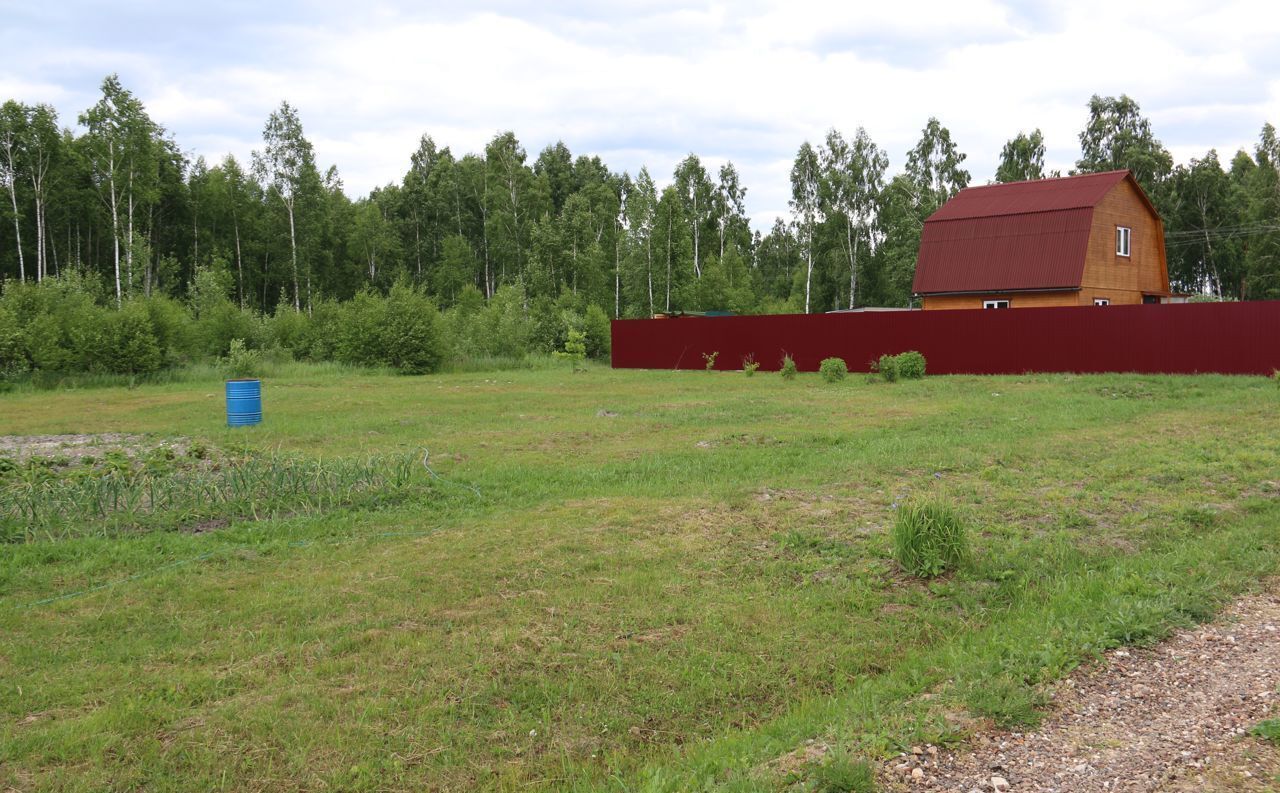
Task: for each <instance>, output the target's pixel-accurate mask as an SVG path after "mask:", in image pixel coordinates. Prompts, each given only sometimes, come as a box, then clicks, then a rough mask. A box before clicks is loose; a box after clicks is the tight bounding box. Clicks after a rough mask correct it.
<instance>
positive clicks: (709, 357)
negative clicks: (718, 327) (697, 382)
mask: <svg viewBox="0 0 1280 793" xmlns="http://www.w3.org/2000/svg"><path fill="white" fill-rule="evenodd" d="M718 357H720V353H719V351H716V352H704V353H703V354H702V360H704V361H706V362H707V371H708V372H710V371H711V370H712V369H714V368H716V358H718Z"/></svg>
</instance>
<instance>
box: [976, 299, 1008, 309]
mask: <svg viewBox="0 0 1280 793" xmlns="http://www.w3.org/2000/svg"><path fill="white" fill-rule="evenodd" d="M982 307H983V308H1008V307H1009V301H1008V300H983V301H982Z"/></svg>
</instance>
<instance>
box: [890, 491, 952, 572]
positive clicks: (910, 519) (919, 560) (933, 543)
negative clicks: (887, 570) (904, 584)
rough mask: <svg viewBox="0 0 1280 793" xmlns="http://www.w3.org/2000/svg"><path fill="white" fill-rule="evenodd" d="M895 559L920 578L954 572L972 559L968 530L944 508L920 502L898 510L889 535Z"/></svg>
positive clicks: (946, 507)
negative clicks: (970, 556)
mask: <svg viewBox="0 0 1280 793" xmlns="http://www.w3.org/2000/svg"><path fill="white" fill-rule="evenodd" d="M890 538H891V539H892V541H893V558H894V559H895V560H896V561H897V562H898V564H900V565H902V567H903V569H905V570H906V571H908V572H910V573H911V574H913V575H916V576H919V577H921V578H934V577H936V576H939V575H941V574H943V573H945V572H946V571H948V570H955V569H956V568H958V567H959V566H960V565H961V564H963V563H965V562H966V561H967V560H968V558H969V539H968V530H967V529H966V528H965V525H964V522H963V521H962V520H961V519H960V516H959V515H957V514H956V513H955V511H954V510H952V509H951V508H950V507H948V506H947V505H945V504H940V503H936V502H919V503H910V504H903V505H901V506H900V507H898V514H897V517H896V518H895V519H894V522H893V529H892V531H891V532H890Z"/></svg>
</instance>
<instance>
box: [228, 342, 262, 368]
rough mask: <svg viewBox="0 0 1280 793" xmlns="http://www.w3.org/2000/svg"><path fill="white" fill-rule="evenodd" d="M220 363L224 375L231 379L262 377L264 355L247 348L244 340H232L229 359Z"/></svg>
mask: <svg viewBox="0 0 1280 793" xmlns="http://www.w3.org/2000/svg"><path fill="white" fill-rule="evenodd" d="M219 363H220V364H221V368H222V372H223V374H225V375H226V376H227V377H229V378H244V377H261V376H262V353H260V352H259V351H257V350H251V349H249V348H247V347H245V345H244V339H232V340H231V349H230V350H228V351H227V357H225V358H223V359H222V360H221V361H220V362H219Z"/></svg>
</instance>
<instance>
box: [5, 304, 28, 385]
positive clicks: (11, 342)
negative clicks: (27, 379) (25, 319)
mask: <svg viewBox="0 0 1280 793" xmlns="http://www.w3.org/2000/svg"><path fill="white" fill-rule="evenodd" d="M30 368H31V359H29V358H28V357H27V345H26V342H25V341H24V340H23V338H22V327H21V326H20V325H19V324H18V318H17V317H16V316H15V315H14V313H13V312H12V311H9V310H8V309H6V308H5V307H4V306H0V378H3V377H5V376H7V375H15V374H21V373H23V372H25V371H27V370H28V369H30Z"/></svg>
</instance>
